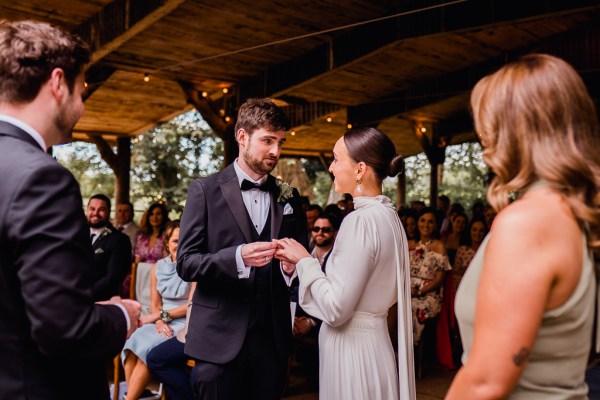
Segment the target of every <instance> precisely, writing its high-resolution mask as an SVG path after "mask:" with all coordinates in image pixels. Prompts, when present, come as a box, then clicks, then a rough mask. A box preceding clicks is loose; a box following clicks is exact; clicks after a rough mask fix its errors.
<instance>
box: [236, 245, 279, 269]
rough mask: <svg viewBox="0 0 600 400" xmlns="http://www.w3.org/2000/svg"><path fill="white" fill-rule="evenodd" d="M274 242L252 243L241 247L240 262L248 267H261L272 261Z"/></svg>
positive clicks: (275, 246) (274, 248) (275, 247)
mask: <svg viewBox="0 0 600 400" xmlns="http://www.w3.org/2000/svg"><path fill="white" fill-rule="evenodd" d="M276 249H277V243H276V242H254V243H248V244H245V245H243V246H242V249H241V252H242V260H244V265H247V266H249V267H263V266H265V265H267V264H269V263H270V262H271V260H273V254H274V253H275V250H276Z"/></svg>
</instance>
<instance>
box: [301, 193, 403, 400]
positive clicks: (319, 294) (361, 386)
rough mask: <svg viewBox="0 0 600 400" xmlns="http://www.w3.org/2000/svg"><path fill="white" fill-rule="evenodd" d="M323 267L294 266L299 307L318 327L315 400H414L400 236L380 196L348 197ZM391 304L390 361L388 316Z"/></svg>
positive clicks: (385, 200) (394, 218)
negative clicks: (350, 205) (350, 204)
mask: <svg viewBox="0 0 600 400" xmlns="http://www.w3.org/2000/svg"><path fill="white" fill-rule="evenodd" d="M354 206H355V211H354V212H352V213H350V214H348V216H347V217H346V218H345V219H344V221H343V223H342V226H341V228H340V231H339V233H338V236H337V238H336V241H335V245H334V247H333V250H332V253H331V255H330V257H329V260H328V262H327V275H325V274H324V273H323V272H322V271H321V268H320V265H319V262H318V261H317V260H315V259H313V258H304V259H302V260H300V261H299V262H298V264H297V270H298V275H299V278H300V290H299V297H300V305H301V306H302V308H303V309H304V310H305V311H306V312H308V313H309V314H310V315H313V316H315V317H316V318H319V319H321V320H322V321H323V324H322V326H321V330H320V332H319V353H320V354H319V376H320V379H319V384H320V393H319V398H320V399H323V400H329V399H344V400H352V399H357V400H358V399H369V400H377V399H401V400H412V399H414V398H415V388H414V368H413V353H412V350H413V347H412V328H411V311H410V284H409V280H410V279H409V265H408V247H407V241H406V236H405V234H404V231H403V229H402V226H401V224H400V220H399V218H398V215H397V213H396V212H395V210H394V208H393V206H392V204H391V202H390V200H389V199H388V198H387V197H385V196H377V197H373V198H369V197H356V198H354ZM397 301H399V304H398V343H399V345H398V362H399V364H398V365H399V371H400V374H398V368H397V364H396V360H395V358H394V350H393V348H392V343H391V340H390V336H389V333H388V327H387V322H386V317H387V312H388V309H389V308H390V307H391V306H392V305H393V304H394V303H396V302H397Z"/></svg>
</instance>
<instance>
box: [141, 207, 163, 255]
mask: <svg viewBox="0 0 600 400" xmlns="http://www.w3.org/2000/svg"><path fill="white" fill-rule="evenodd" d="M168 221H169V218H168V212H167V208H166V207H165V206H164V204H162V203H154V204H152V205H150V207H149V208H148V210H147V211H146V212H145V213H144V216H143V217H142V220H141V221H140V233H139V235H138V238H137V244H136V246H135V260H136V262H147V263H155V262H156V261H158V260H160V259H161V258H163V256H164V254H163V253H164V251H165V247H164V245H163V232H164V230H165V226H166V225H167V222H168Z"/></svg>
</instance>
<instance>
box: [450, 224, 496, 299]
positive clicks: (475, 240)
mask: <svg viewBox="0 0 600 400" xmlns="http://www.w3.org/2000/svg"><path fill="white" fill-rule="evenodd" d="M468 233H469V234H468V235H467V236H465V237H464V239H463V242H462V243H461V244H462V245H461V246H460V247H459V248H458V250H457V251H456V259H455V260H454V264H453V268H452V275H453V277H454V292H455V293H456V290H458V285H459V284H460V281H461V279H462V277H463V276H464V275H465V272H466V271H467V268H468V267H469V264H470V263H471V260H472V259H473V257H474V256H475V253H477V250H478V249H479V246H480V245H481V242H483V239H484V238H485V235H487V233H488V227H487V225H486V223H485V221H484V220H482V219H473V220H472V221H471V223H470V224H469V229H468Z"/></svg>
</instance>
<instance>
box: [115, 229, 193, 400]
mask: <svg viewBox="0 0 600 400" xmlns="http://www.w3.org/2000/svg"><path fill="white" fill-rule="evenodd" d="M164 236H165V244H164V246H165V247H166V248H168V251H169V255H168V256H167V257H165V258H163V259H161V260H159V261H158V262H157V263H156V264H155V265H154V266H153V267H152V271H151V273H150V285H151V290H150V313H149V314H146V315H144V316H142V317H141V319H140V322H141V323H142V324H143V326H142V327H141V328H139V329H138V330H137V331H136V332H135V333H134V334H133V335H131V337H130V338H129V339H128V340H127V342H125V347H124V349H123V352H122V354H121V358H122V360H123V369H124V370H125V380H126V381H127V395H126V398H125V399H126V400H134V399H138V398H139V397H140V395H141V394H142V393H143V392H144V389H145V388H146V386H147V385H148V383H149V382H150V370H149V369H148V366H147V362H146V361H147V355H148V352H150V350H151V349H153V348H154V347H156V346H157V345H158V344H160V343H162V342H164V341H165V340H167V339H169V338H171V337H173V332H175V331H177V330H179V329H181V328H182V327H183V326H184V324H185V318H184V317H185V314H186V310H187V299H188V296H189V292H190V283H188V282H184V281H183V280H182V279H181V278H180V277H179V275H177V271H176V270H175V266H176V265H177V261H176V260H177V244H178V241H179V221H172V222H169V223H168V224H167V226H166V228H165V235H164Z"/></svg>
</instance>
